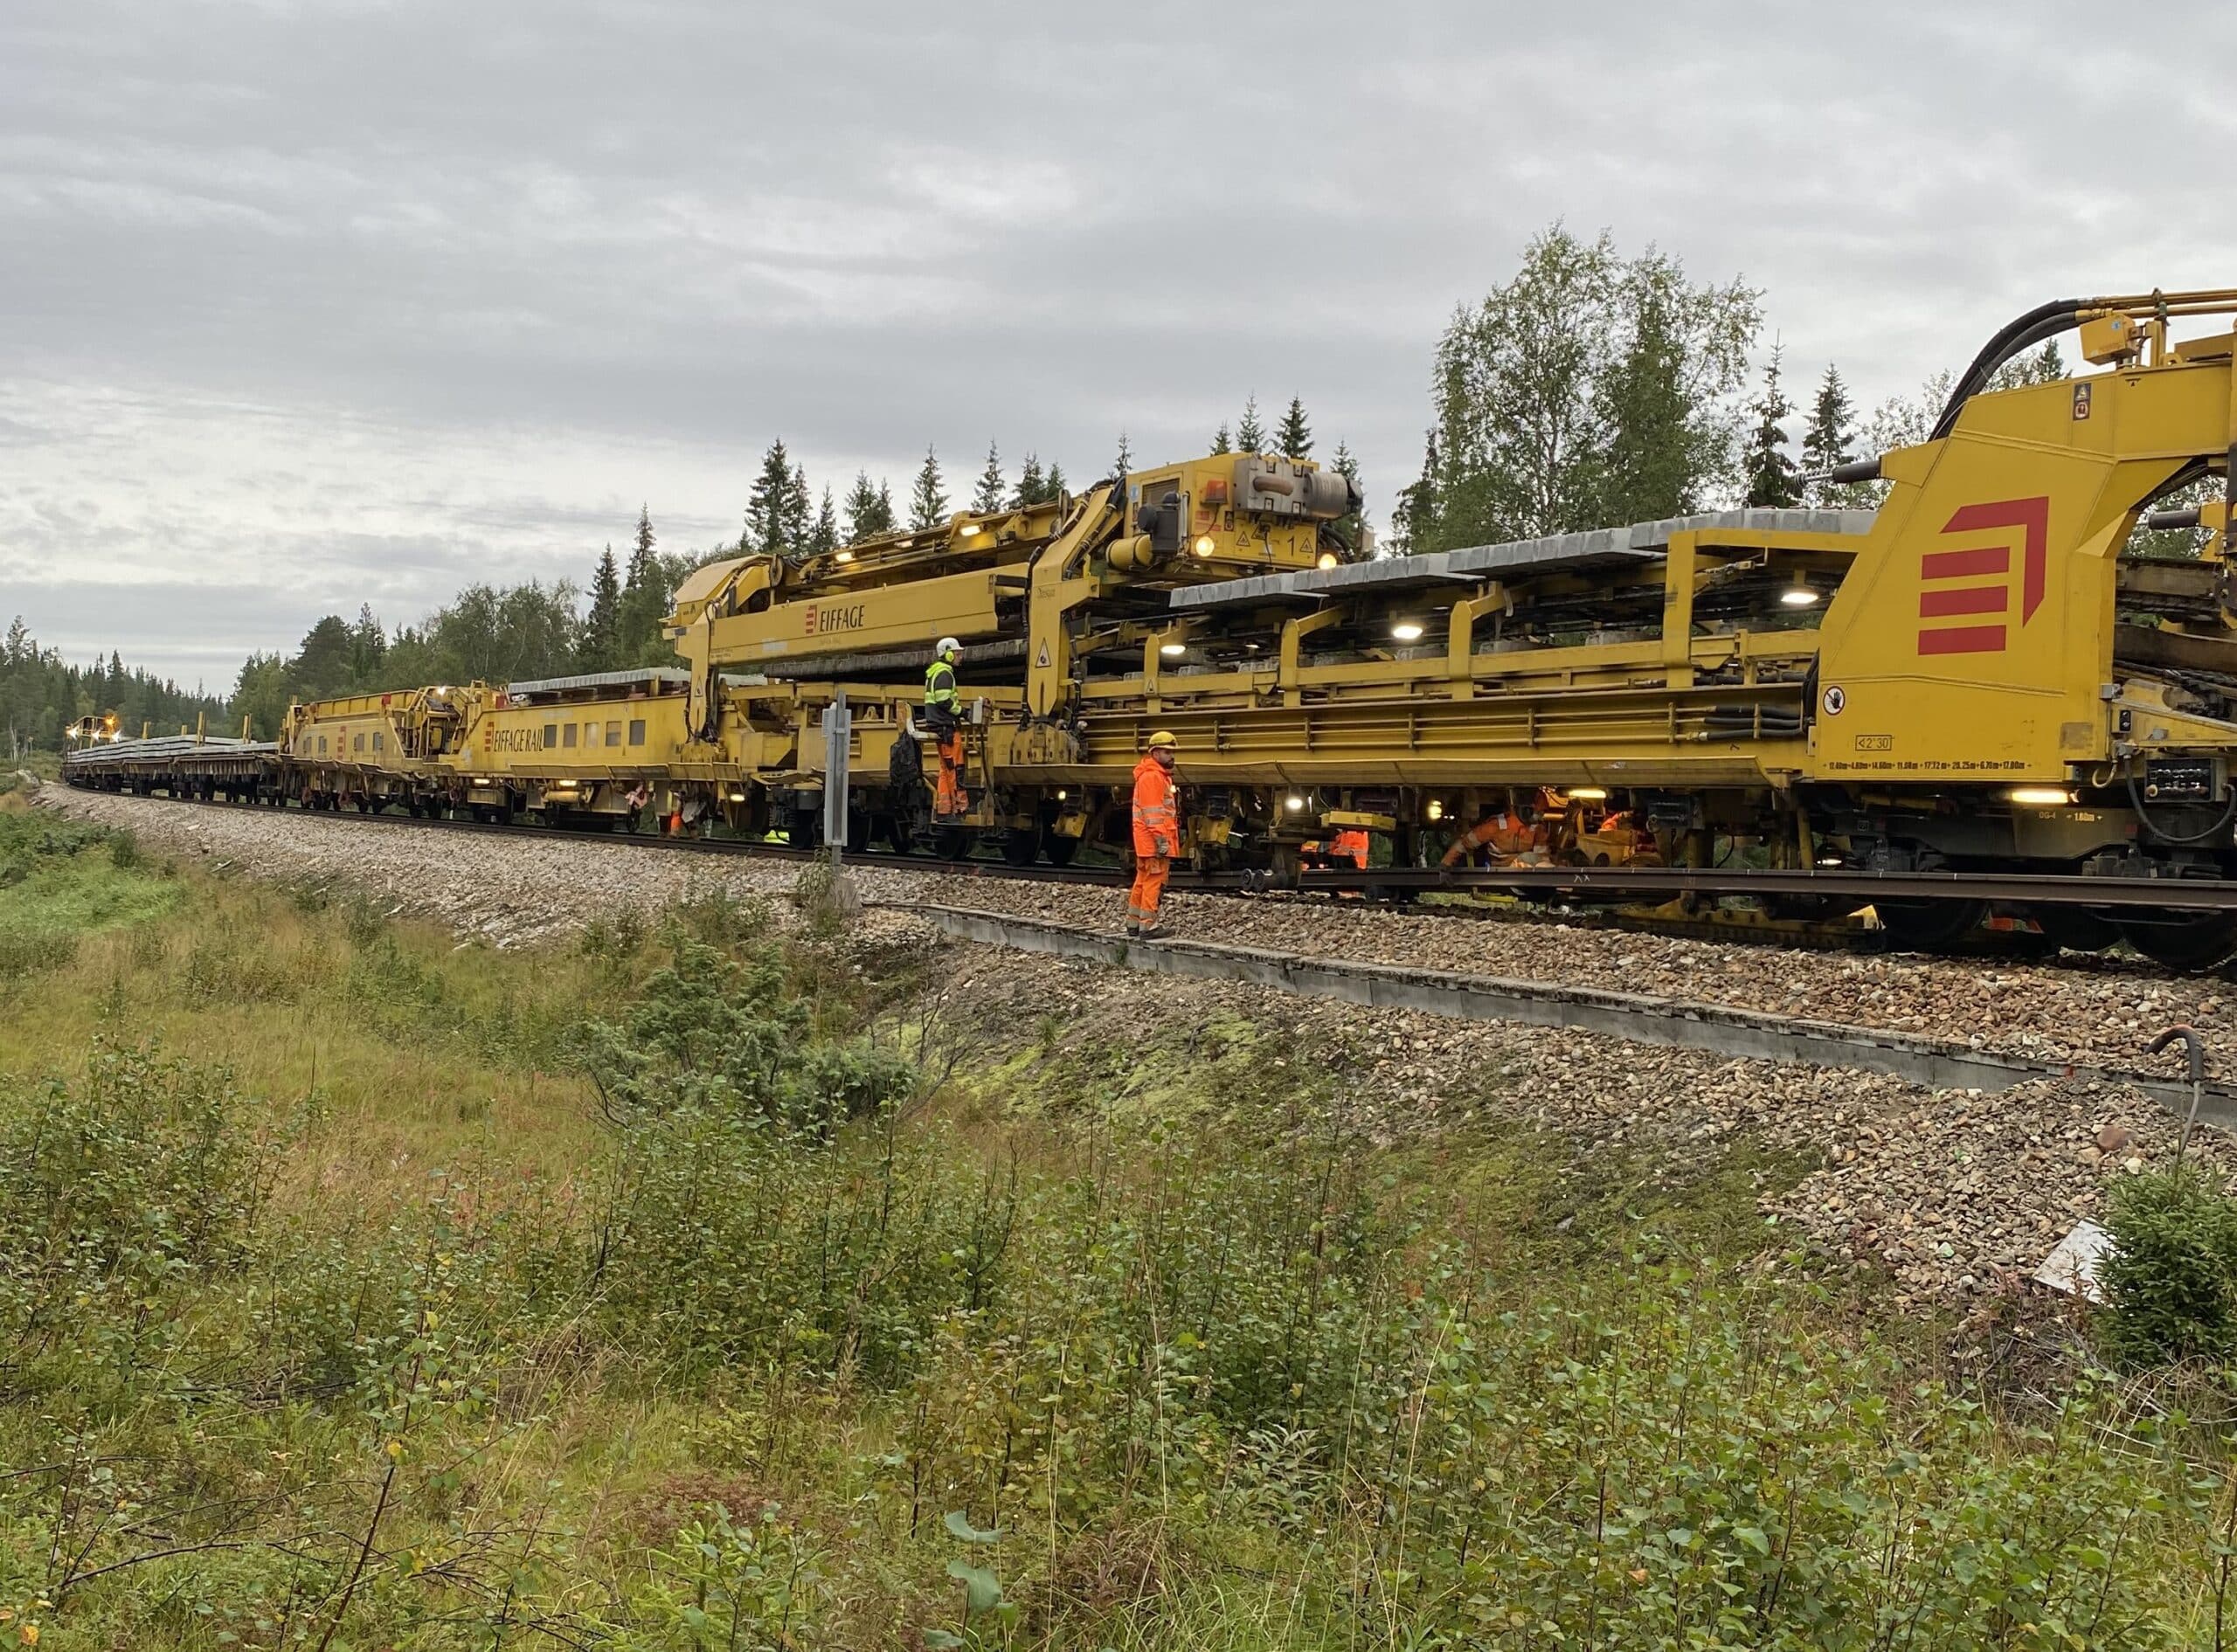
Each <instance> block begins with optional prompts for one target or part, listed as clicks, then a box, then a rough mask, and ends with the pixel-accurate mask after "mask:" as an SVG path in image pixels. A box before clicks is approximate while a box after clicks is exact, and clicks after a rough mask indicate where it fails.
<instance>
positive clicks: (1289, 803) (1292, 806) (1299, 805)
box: [1282, 791, 1305, 814]
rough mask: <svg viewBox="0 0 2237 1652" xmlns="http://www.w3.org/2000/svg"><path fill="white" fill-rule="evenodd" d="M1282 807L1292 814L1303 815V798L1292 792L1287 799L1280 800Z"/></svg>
mask: <svg viewBox="0 0 2237 1652" xmlns="http://www.w3.org/2000/svg"><path fill="white" fill-rule="evenodd" d="M1282 806H1283V807H1284V808H1285V809H1287V810H1288V811H1289V812H1291V813H1292V814H1303V813H1304V812H1305V798H1303V797H1302V796H1300V795H1299V793H1297V792H1294V791H1292V792H1291V793H1290V794H1289V796H1288V797H1286V798H1283V799H1282Z"/></svg>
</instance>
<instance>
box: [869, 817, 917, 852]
mask: <svg viewBox="0 0 2237 1652" xmlns="http://www.w3.org/2000/svg"><path fill="white" fill-rule="evenodd" d="M877 829H878V834H879V835H880V836H881V837H883V839H884V840H885V847H887V848H889V849H890V850H892V851H893V852H894V854H914V853H916V848H917V834H916V833H913V832H911V830H910V829H909V822H908V820H907V819H905V818H904V817H903V816H901V815H897V814H882V815H880V816H878V818H877Z"/></svg>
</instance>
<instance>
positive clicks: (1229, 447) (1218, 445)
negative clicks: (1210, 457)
mask: <svg viewBox="0 0 2237 1652" xmlns="http://www.w3.org/2000/svg"><path fill="white" fill-rule="evenodd" d="M1212 451H1213V452H1214V453H1233V452H1234V451H1235V438H1234V437H1233V436H1231V435H1229V433H1228V428H1227V421H1226V420H1225V419H1222V420H1221V421H1220V427H1219V429H1218V430H1217V431H1215V432H1213V435H1212Z"/></svg>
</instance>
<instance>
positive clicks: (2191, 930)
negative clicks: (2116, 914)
mask: <svg viewBox="0 0 2237 1652" xmlns="http://www.w3.org/2000/svg"><path fill="white" fill-rule="evenodd" d="M2120 931H2121V939H2123V941H2126V942H2127V943H2128V944H2130V946H2132V947H2134V948H2135V949H2136V950H2137V951H2139V952H2141V953H2143V954H2144V957H2148V958H2150V960H2151V961H2152V962H2153V963H2154V964H2159V965H2161V966H2162V967H2163V968H2165V969H2170V970H2210V969H2212V968H2213V966H2214V965H2215V964H2220V963H2221V962H2222V961H2223V960H2224V959H2226V958H2227V957H2228V956H2229V955H2230V954H2231V953H2232V952H2237V917H2232V916H2229V915H2228V914H2227V913H2225V912H2199V913H2189V912H2185V913H2180V914H2177V913H2169V914H2168V915H2167V916H2165V918H2164V920H2162V921H2160V922H2157V923H2154V922H2149V921H2146V920H2144V919H2142V918H2123V919H2121V920H2120Z"/></svg>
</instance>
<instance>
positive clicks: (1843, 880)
mask: <svg viewBox="0 0 2237 1652" xmlns="http://www.w3.org/2000/svg"><path fill="white" fill-rule="evenodd" d="M163 800H164V801H168V802H176V803H191V804H193V805H196V806H197V807H198V808H206V809H213V810H223V811H232V812H244V813H250V814H267V813H269V812H272V811H271V808H270V806H269V805H260V804H250V803H234V802H224V801H218V800H215V799H207V798H179V797H170V796H166V797H165V798H163ZM285 812H286V813H287V814H288V815H289V816H290V817H291V818H294V819H307V820H308V819H317V820H329V819H330V820H350V821H358V822H364V823H368V824H372V825H377V826H386V827H391V828H407V827H411V828H424V829H427V830H432V831H440V832H454V833H475V834H479V835H482V836H486V837H514V838H523V839H530V840H546V841H560V842H570V843H584V842H590V843H604V844H614V845H625V846H629V847H637V848H644V849H656V850H661V851H664V852H672V853H677V854H701V855H712V856H717V857H728V858H732V859H741V860H757V861H788V862H793V863H795V864H805V863H807V862H808V861H814V860H815V859H817V858H819V857H820V856H821V855H822V854H824V851H823V850H822V849H821V848H814V847H802V846H800V845H795V844H790V843H777V842H768V841H758V840H751V839H740V838H700V837H667V836H659V835H654V834H652V833H637V832H598V831H592V830H586V829H584V828H581V827H576V826H544V825H534V824H528V823H523V822H519V821H506V822H498V821H485V820H465V819H450V818H432V819H431V818H427V817H424V816H410V815H404V814H397V813H391V812H361V811H355V810H350V811H327V810H319V809H302V808H296V807H288V808H287V809H286V810H285ZM847 860H848V863H849V864H852V865H857V866H867V867H879V868H883V869H887V870H891V871H897V872H917V873H923V874H935V875H939V876H952V877H977V878H996V879H1001V880H1004V881H1021V882H1043V883H1056V884H1070V885H1084V886H1089V887H1101V888H1124V887H1125V884H1126V883H1127V881H1128V879H1129V874H1128V872H1127V871H1126V870H1125V869H1123V868H1121V867H1115V866H1069V867H1056V866H1049V865H1046V864H1040V863H1036V864H1031V865H1025V866H1020V865H1017V864H1015V863H1013V862H1010V861H1001V860H994V859H983V860H982V859H973V858H969V857H966V858H962V859H949V858H945V857H942V856H936V855H931V854H896V853H894V852H892V851H890V850H872V851H867V852H864V853H861V854H849V855H848V856H847ZM1167 887H1168V888H1172V889H1175V890H1185V891H1191V892H1195V893H1202V894H1231V895H1257V896H1264V897H1271V898H1284V897H1295V896H1307V897H1310V896H1315V895H1319V896H1364V897H1367V898H1368V899H1373V900H1380V901H1402V902H1408V903H1409V905H1411V906H1412V908H1413V909H1416V910H1418V911H1422V912H1426V913H1433V914H1435V915H1437V916H1451V917H1456V918H1460V917H1465V918H1469V919H1473V920H1476V921H1488V922H1499V921H1507V922H1521V923H1563V924H1582V925H1585V926H1589V927H1597V928H1615V929H1621V930H1631V931H1634V932H1638V933H1644V934H1658V935H1666V936H1668V935H1677V936H1681V937H1686V938H1692V939H1700V940H1715V941H1721V942H1729V943H1733V944H1747V945H1767V946H1785V947H1805V948H1810V949H1813V950H1856V951H1887V950H1931V951H1933V952H1936V953H1937V954H1939V955H1942V956H1945V957H1976V958H1979V959H1982V960H1983V961H1984V962H2009V961H2021V960H2025V961H2030V962H2036V963H2047V964H2056V963H2057V962H2058V961H2059V959H2060V957H2061V954H2060V952H2059V951H2058V950H2057V949H2056V948H2055V947H2054V946H2052V945H2050V944H2048V943H2047V942H2046V940H2045V939H2044V937H2040V936H2039V935H2034V934H2032V933H2026V932H2012V931H1994V930H1977V931H1975V932H1974V933H1973V934H1971V935H1970V936H1968V937H1962V938H1960V939H1957V940H1955V941H1951V942H1949V943H1946V944H1942V945H1939V946H1936V947H1933V948H1916V947H1906V946H1904V945H1902V944H1901V943H1900V942H1898V941H1896V940H1895V939H1894V938H1893V937H1890V936H1888V935H1887V934H1886V933H1885V932H1883V931H1880V930H1866V929H1863V928H1860V927H1847V926H1844V925H1840V924H1833V923H1817V924H1806V923H1779V922H1777V921H1776V920H1771V919H1768V918H1765V917H1763V916H1762V915H1760V914H1742V915H1726V916H1723V917H1721V918H1719V917H1714V916H1710V915H1708V914H1707V913H1699V914H1694V915H1693V916H1675V915H1674V912H1673V910H1669V909H1666V910H1662V911H1659V912H1657V913H1656V914H1655V915H1654V916H1645V909H1649V908H1652V907H1653V906H1655V905H1656V904H1657V903H1658V902H1660V903H1664V904H1665V905H1666V906H1668V907H1673V908H1674V905H1675V903H1677V902H1683V901H1686V900H1689V899H1699V900H1714V899H1717V898H1720V897H1727V896H1746V897H1756V898H1763V899H1766V900H1785V901H1794V902H1832V903H1837V904H1838V903H1839V902H1847V903H1848V904H1849V905H1850V906H1852V907H1854V906H1861V905H1864V904H1866V903H1869V902H1873V901H1901V902H1997V903H2005V904H2012V905H2044V906H2060V907H2067V908H2071V909H2077V910H2082V911H2089V910H2097V911H2106V910H2125V909H2152V908H2174V909H2182V910H2185V911H2192V912H2200V913H2213V912H2237V880H2209V879H2181V880H2178V879H2157V878H2150V879H2123V878H2090V877H2067V876H2049V875H2031V874H1974V873H1901V874H1896V873H1868V872H1855V871H1847V870H1842V871H1811V872H1792V871H1749V870H1740V871H1735V870H1730V869H1727V868H1721V867H1621V868H1611V867H1507V868H1502V869H1489V868H1482V867H1368V868H1364V869H1359V870H1351V869H1310V870H1307V871H1305V872H1304V873H1303V874H1300V875H1299V877H1298V878H1297V879H1296V881H1294V882H1291V883H1284V884H1277V883H1276V882H1274V881H1272V880H1271V879H1270V878H1269V877H1268V876H1267V874H1264V873H1262V872H1257V871H1221V872H1176V873H1175V874H1174V875H1173V877H1172V879H1171V881H1170V882H1169V883H1168V885H1167ZM1486 895H1492V896H1499V895H1506V896H1513V897H1517V898H1518V899H1520V900H1522V901H1527V902H1530V904H1528V905H1523V906H1516V905H1506V906H1487V905H1484V904H1481V903H1480V901H1481V897H1484V896H1486ZM1440 896H1444V897H1460V898H1461V901H1460V902H1453V903H1440V902H1438V899H1437V897H1440ZM1564 896H1577V897H1583V898H1585V899H1589V900H1596V902H1600V903H1599V904H1596V905H1591V906H1584V907H1577V908H1562V907H1560V906H1558V905H1553V904H1547V902H1559V901H1560V900H1561V899H1562V897H1564ZM1470 900H1473V901H1475V902H1479V903H1474V904H1470V903H1465V902H1468V901H1470ZM1624 901H1629V902H1632V903H1633V909H1632V910H1631V911H1625V910H1624V909H1623V908H1622V906H1620V905H1617V904H1613V902H1624ZM2085 956H2086V955H2085Z"/></svg>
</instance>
